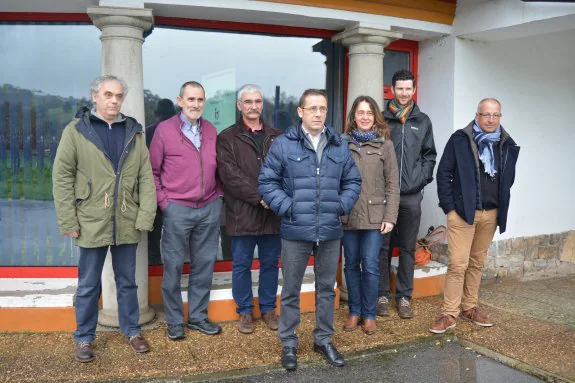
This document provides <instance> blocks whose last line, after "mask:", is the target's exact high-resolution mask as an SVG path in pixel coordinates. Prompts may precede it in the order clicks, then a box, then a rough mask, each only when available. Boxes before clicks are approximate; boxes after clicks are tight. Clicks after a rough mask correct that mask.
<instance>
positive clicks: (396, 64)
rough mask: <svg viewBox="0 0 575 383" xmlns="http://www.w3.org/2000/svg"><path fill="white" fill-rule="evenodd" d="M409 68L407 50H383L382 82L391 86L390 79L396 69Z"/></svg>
mask: <svg viewBox="0 0 575 383" xmlns="http://www.w3.org/2000/svg"><path fill="white" fill-rule="evenodd" d="M402 69H407V70H409V52H401V51H394V50H388V49H386V50H385V56H383V84H384V85H389V86H391V79H392V77H393V75H394V74H395V72H397V71H398V70H402Z"/></svg>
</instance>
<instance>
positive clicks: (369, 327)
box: [361, 319, 377, 335]
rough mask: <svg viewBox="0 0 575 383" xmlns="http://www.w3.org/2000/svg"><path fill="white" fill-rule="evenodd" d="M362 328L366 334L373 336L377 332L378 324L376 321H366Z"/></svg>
mask: <svg viewBox="0 0 575 383" xmlns="http://www.w3.org/2000/svg"><path fill="white" fill-rule="evenodd" d="M361 328H362V330H363V332H364V333H366V334H367V335H371V334H373V333H375V330H377V322H376V321H375V319H364V320H363V325H362V326H361Z"/></svg>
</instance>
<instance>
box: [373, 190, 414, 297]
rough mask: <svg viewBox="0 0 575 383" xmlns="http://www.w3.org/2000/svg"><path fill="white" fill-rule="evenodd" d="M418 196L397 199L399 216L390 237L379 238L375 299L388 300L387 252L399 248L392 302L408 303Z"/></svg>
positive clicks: (411, 284) (389, 259)
mask: <svg viewBox="0 0 575 383" xmlns="http://www.w3.org/2000/svg"><path fill="white" fill-rule="evenodd" d="M422 199H423V194H422V193H414V194H407V195H403V194H402V195H401V198H400V200H399V214H398V216H397V224H396V225H395V227H394V228H393V231H392V232H391V235H386V236H384V238H383V243H382V245H381V250H380V253H379V257H380V262H379V268H380V278H379V291H378V296H380V297H386V298H389V293H390V289H391V286H390V282H389V274H390V270H391V252H392V250H393V248H394V247H399V265H398V267H397V280H396V292H395V299H396V300H399V299H400V298H407V299H409V300H410V299H411V295H412V292H413V270H414V267H415V243H416V242H417V234H418V232H419V223H420V221H421V200H422Z"/></svg>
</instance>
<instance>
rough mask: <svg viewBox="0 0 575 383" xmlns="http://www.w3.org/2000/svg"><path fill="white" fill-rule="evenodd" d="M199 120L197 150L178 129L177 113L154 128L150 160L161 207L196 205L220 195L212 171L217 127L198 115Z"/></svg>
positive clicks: (213, 171)
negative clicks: (171, 203) (199, 131)
mask: <svg viewBox="0 0 575 383" xmlns="http://www.w3.org/2000/svg"><path fill="white" fill-rule="evenodd" d="M199 122H200V130H201V137H202V143H201V145H200V150H199V151H198V149H196V147H195V146H194V144H193V143H192V142H191V141H190V140H189V139H188V138H187V137H186V136H185V134H184V133H183V132H182V125H183V123H182V121H181V120H180V115H179V114H177V115H175V116H173V117H172V118H170V119H168V120H165V121H162V122H161V123H160V124H159V125H158V127H157V128H156V132H155V133H154V138H153V139H152V143H151V145H150V161H151V163H152V171H153V173H154V182H155V183H156V195H157V198H158V206H159V207H160V209H162V210H165V209H166V207H167V206H168V202H174V203H177V204H180V205H185V206H189V207H193V208H199V207H203V206H206V205H207V204H209V203H210V202H212V201H213V200H215V199H216V198H218V196H221V195H223V189H222V185H221V182H220V180H219V178H218V175H217V172H216V168H217V165H216V137H217V131H216V128H215V127H214V126H213V125H212V124H211V123H210V122H209V121H208V120H205V119H203V118H201V119H200V120H199Z"/></svg>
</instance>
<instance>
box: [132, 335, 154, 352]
mask: <svg viewBox="0 0 575 383" xmlns="http://www.w3.org/2000/svg"><path fill="white" fill-rule="evenodd" d="M128 344H129V345H130V347H132V350H134V352H137V353H138V354H141V353H143V352H148V351H150V345H149V344H148V342H146V340H145V339H144V337H143V336H142V335H141V334H138V335H134V336H131V337H129V338H128Z"/></svg>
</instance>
